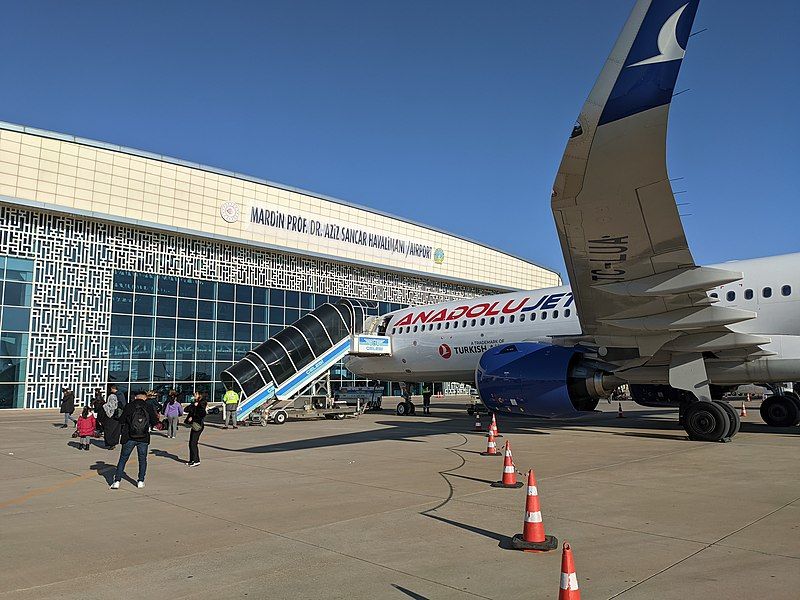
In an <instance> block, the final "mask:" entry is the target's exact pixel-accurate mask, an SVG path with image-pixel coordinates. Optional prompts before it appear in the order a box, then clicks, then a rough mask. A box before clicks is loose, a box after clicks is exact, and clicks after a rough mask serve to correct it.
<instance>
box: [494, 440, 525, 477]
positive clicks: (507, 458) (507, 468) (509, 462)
mask: <svg viewBox="0 0 800 600" xmlns="http://www.w3.org/2000/svg"><path fill="white" fill-rule="evenodd" d="M492 487H501V488H521V487H522V482H521V481H517V470H516V469H515V468H514V458H513V457H512V456H511V442H509V441H506V450H505V452H504V460H503V479H502V480H501V481H495V482H494V483H493V484H492Z"/></svg>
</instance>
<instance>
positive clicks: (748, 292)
mask: <svg viewBox="0 0 800 600" xmlns="http://www.w3.org/2000/svg"><path fill="white" fill-rule="evenodd" d="M744 299H745V300H752V299H753V290H745V291H744Z"/></svg>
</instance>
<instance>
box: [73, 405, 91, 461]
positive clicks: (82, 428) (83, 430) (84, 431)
mask: <svg viewBox="0 0 800 600" xmlns="http://www.w3.org/2000/svg"><path fill="white" fill-rule="evenodd" d="M94 427H95V418H94V415H93V414H92V411H91V410H90V409H89V405H88V404H87V405H86V406H84V407H83V412H81V416H80V417H78V424H77V428H78V435H79V436H80V438H81V441H80V445H81V446H80V447H81V450H87V451H88V450H89V443H90V442H89V439H90V438H91V437H92V436H93V435H94Z"/></svg>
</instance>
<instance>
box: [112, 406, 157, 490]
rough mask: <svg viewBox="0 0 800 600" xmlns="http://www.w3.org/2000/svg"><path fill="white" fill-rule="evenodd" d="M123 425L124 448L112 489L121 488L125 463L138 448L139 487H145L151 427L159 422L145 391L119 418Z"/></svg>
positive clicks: (122, 440) (120, 455)
mask: <svg viewBox="0 0 800 600" xmlns="http://www.w3.org/2000/svg"><path fill="white" fill-rule="evenodd" d="M119 421H120V424H121V425H122V437H121V439H120V441H121V443H122V450H121V451H120V453H119V462H118V463H117V472H116V474H115V475H114V483H112V484H111V489H112V490H118V489H119V482H120V480H121V479H122V476H123V475H124V474H125V464H126V463H127V462H128V459H129V458H130V456H131V453H132V452H133V449H134V448H136V453H137V455H138V458H139V479H138V482H137V484H136V485H137V487H139V488H143V487H144V476H145V474H146V473H147V451H148V447H149V446H150V428H151V427H153V426H154V425H155V424H156V423H157V422H158V417H157V416H156V412H155V410H153V407H152V406H151V405H150V404H148V402H147V396H146V395H145V394H143V393H138V394H136V397H135V398H134V400H133V401H132V402H128V404H126V405H125V408H124V409H123V411H122V416H120V418H119Z"/></svg>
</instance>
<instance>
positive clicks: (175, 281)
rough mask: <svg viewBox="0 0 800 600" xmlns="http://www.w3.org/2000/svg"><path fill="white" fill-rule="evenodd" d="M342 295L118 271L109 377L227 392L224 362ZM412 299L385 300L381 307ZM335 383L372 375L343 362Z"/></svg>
mask: <svg viewBox="0 0 800 600" xmlns="http://www.w3.org/2000/svg"><path fill="white" fill-rule="evenodd" d="M336 300H338V297H335V296H328V295H325V294H312V293H306V292H297V291H291V290H282V289H277V288H266V287H258V286H252V285H243V284H232V283H225V282H217V281H209V280H203V279H191V278H184V277H175V276H171V275H154V274H152V273H143V272H133V271H115V272H114V290H113V296H112V305H111V338H110V343H109V353H108V356H109V368H108V382H109V383H112V382H114V383H117V384H118V385H119V386H120V387H121V388H122V389H126V388H146V389H155V390H158V391H162V392H163V391H165V390H167V389H170V388H175V389H178V390H180V392H181V393H182V394H191V393H192V392H193V391H195V390H200V391H204V392H207V393H208V394H209V397H210V398H213V399H215V400H218V399H220V398H221V397H222V394H223V393H224V392H225V387H224V386H223V385H222V382H221V380H220V374H221V373H222V371H223V370H225V369H227V368H228V367H230V366H231V365H233V364H234V363H235V362H236V361H238V360H239V359H241V358H242V357H243V356H244V355H245V354H246V353H247V352H248V351H249V350H251V349H252V348H254V347H255V346H258V345H259V344H261V343H262V342H263V341H264V340H266V339H267V338H268V337H272V336H274V335H276V334H277V333H278V332H280V331H281V330H282V329H283V328H284V327H285V326H286V325H290V324H292V323H294V322H295V321H297V320H298V319H299V318H300V317H302V316H303V315H306V314H308V313H309V312H311V311H312V310H314V309H315V308H317V307H318V306H321V305H322V304H324V303H326V302H331V301H336ZM403 306H404V305H402V304H397V303H390V302H380V303H378V308H377V310H376V311H374V312H375V314H378V312H380V313H381V314H384V313H387V312H390V311H393V310H397V309H399V308H402V307H403ZM331 381H332V384H333V386H334V388H336V387H339V386H342V385H356V384H359V383H366V382H364V381H362V380H359V379H356V377H355V376H354V375H353V374H351V373H350V372H348V371H347V369H345V368H344V367H343V366H342V365H337V366H336V367H334V368H333V369H332V370H331Z"/></svg>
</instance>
